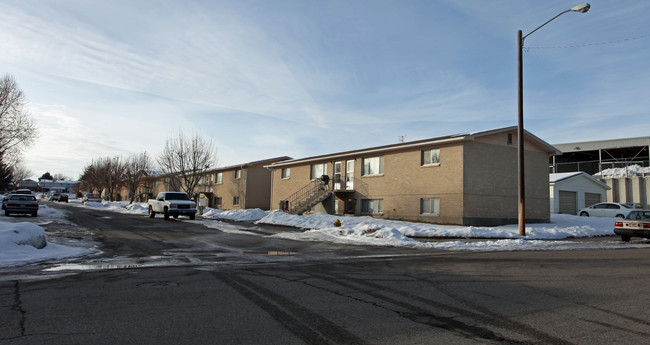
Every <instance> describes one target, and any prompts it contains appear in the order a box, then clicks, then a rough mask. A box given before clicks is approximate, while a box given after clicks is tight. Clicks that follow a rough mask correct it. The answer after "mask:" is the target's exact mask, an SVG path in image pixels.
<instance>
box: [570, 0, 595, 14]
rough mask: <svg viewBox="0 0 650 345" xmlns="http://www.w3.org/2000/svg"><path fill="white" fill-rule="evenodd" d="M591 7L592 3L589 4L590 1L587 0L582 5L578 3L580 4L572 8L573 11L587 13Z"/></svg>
mask: <svg viewBox="0 0 650 345" xmlns="http://www.w3.org/2000/svg"><path fill="white" fill-rule="evenodd" d="M589 8H591V5H589V4H588V3H586V2H585V3H584V4H582V5H578V6H576V7H574V8H572V9H571V11H573V12H580V13H585V12H587V11H589Z"/></svg>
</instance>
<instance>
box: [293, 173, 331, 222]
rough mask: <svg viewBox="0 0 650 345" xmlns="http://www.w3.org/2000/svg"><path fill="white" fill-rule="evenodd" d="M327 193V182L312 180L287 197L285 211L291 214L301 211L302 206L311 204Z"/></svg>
mask: <svg viewBox="0 0 650 345" xmlns="http://www.w3.org/2000/svg"><path fill="white" fill-rule="evenodd" d="M328 193H330V190H329V184H328V183H325V182H324V181H323V180H321V179H316V180H312V181H311V182H310V183H309V184H307V185H306V186H304V187H302V188H301V189H300V190H298V191H297V192H295V193H293V194H291V195H290V196H289V197H288V198H287V202H288V210H287V211H288V212H289V213H292V214H296V213H302V212H304V210H303V209H304V208H306V207H308V206H309V207H311V206H313V205H311V203H313V202H314V201H316V200H318V199H319V198H321V197H322V196H324V195H325V194H328Z"/></svg>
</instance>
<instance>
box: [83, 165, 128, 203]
mask: <svg viewBox="0 0 650 345" xmlns="http://www.w3.org/2000/svg"><path fill="white" fill-rule="evenodd" d="M91 172H92V181H93V183H97V185H98V186H99V187H98V188H99V192H100V193H102V192H106V193H107V194H108V200H110V201H113V200H115V192H116V191H117V190H119V188H121V187H122V185H123V184H124V162H122V159H121V158H120V157H119V156H115V157H113V158H111V157H104V158H100V159H98V160H96V161H93V163H92V169H91ZM104 198H106V195H105V196H104Z"/></svg>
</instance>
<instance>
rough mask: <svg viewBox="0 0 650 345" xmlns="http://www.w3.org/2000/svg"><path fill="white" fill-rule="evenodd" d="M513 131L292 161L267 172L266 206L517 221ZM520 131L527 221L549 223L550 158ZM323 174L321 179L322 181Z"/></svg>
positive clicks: (463, 221) (438, 219)
mask: <svg viewBox="0 0 650 345" xmlns="http://www.w3.org/2000/svg"><path fill="white" fill-rule="evenodd" d="M516 143H517V127H507V128H501V129H495V130H489V131H482V132H475V133H466V134H458V135H450V136H446V137H440V138H432V139H425V140H419V141H412V142H405V143H399V144H394V145H387V146H380V147H371V148H366V149H360V150H353V151H347V152H339V153H331V154H325V155H321V156H314V157H307V158H301V159H293V160H288V161H283V162H277V163H274V164H271V165H269V166H267V168H269V169H271V170H272V172H273V176H272V179H273V184H272V196H271V208H272V209H283V210H286V211H288V212H291V213H297V214H300V213H305V212H326V213H330V214H341V215H342V214H354V215H372V216H375V217H381V218H388V219H402V220H410V221H422V222H431V223H439V224H459V225H495V224H506V223H517V219H518V188H517V186H518V184H517V176H518V174H517V166H518V165H517V144H516ZM559 153H560V152H559V151H558V150H557V149H556V148H555V147H553V146H552V145H550V144H548V143H546V142H545V141H543V140H541V139H539V138H538V137H536V136H534V135H532V134H531V133H529V132H526V138H525V162H526V164H525V167H526V171H525V173H526V217H527V221H528V222H546V221H548V220H549V219H550V210H549V194H548V183H549V180H548V178H549V176H548V161H549V156H550V155H554V154H559ZM321 177H322V178H321Z"/></svg>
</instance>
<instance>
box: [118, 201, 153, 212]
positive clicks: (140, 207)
mask: <svg viewBox="0 0 650 345" xmlns="http://www.w3.org/2000/svg"><path fill="white" fill-rule="evenodd" d="M124 208H125V209H126V210H127V211H129V213H135V214H147V213H149V209H148V207H147V204H139V203H135V202H134V203H132V204H129V205H126V206H124Z"/></svg>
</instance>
